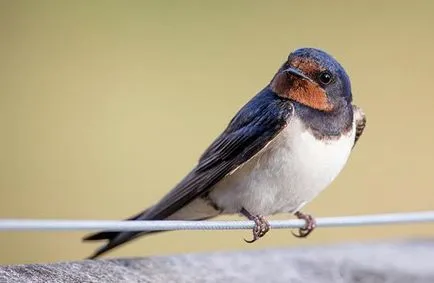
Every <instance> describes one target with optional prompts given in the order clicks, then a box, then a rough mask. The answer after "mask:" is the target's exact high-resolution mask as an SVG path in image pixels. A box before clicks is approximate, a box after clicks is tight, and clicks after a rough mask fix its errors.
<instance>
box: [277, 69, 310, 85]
mask: <svg viewBox="0 0 434 283" xmlns="http://www.w3.org/2000/svg"><path fill="white" fill-rule="evenodd" d="M284 72H285V73H290V74H293V75H296V76H297V77H300V78H303V79H305V80H308V81H310V82H312V83H315V82H314V81H313V80H312V79H311V78H309V77H308V76H306V75H305V74H303V73H302V72H300V70H298V69H295V68H292V67H289V68H288V69H286V70H284Z"/></svg>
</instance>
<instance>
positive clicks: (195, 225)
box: [0, 211, 434, 231]
mask: <svg viewBox="0 0 434 283" xmlns="http://www.w3.org/2000/svg"><path fill="white" fill-rule="evenodd" d="M422 222H434V211H422V212H409V213H390V214H374V215H359V216H343V217H325V218H317V219H316V224H317V227H344V226H362V225H363V226H366V225H385V224H405V223H422ZM269 223H270V225H271V228H272V229H285V228H300V227H304V225H305V221H304V220H298V219H296V220H274V221H270V222H269ZM253 226H254V223H253V221H169V220H164V221H111V220H33V219H0V231H18V230H19V231H24V230H30V231H35V230H39V231H53V230H63V231H67V230H68V231H72V230H111V231H156V230H231V229H249V228H253Z"/></svg>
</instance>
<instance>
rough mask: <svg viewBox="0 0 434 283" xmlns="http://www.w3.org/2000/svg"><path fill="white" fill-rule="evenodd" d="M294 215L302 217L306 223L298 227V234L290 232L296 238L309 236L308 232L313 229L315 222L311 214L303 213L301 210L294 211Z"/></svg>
mask: <svg viewBox="0 0 434 283" xmlns="http://www.w3.org/2000/svg"><path fill="white" fill-rule="evenodd" d="M295 216H297V218H298V219H303V220H305V221H306V225H305V226H304V227H302V228H300V229H298V234H296V233H294V232H291V233H292V235H294V236H295V237H297V238H306V237H307V236H309V234H310V233H312V231H313V230H314V229H315V227H316V222H315V219H314V218H313V217H312V215H309V214H304V213H302V212H296V213H295Z"/></svg>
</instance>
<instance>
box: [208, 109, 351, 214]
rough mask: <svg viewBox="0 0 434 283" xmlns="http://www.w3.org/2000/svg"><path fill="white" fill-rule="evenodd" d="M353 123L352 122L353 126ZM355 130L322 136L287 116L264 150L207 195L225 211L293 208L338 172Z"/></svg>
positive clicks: (301, 204)
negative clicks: (281, 129)
mask: <svg viewBox="0 0 434 283" xmlns="http://www.w3.org/2000/svg"><path fill="white" fill-rule="evenodd" d="M353 129H354V127H353ZM354 134H355V131H354V130H351V131H350V132H348V133H347V134H345V135H343V136H342V137H341V138H339V139H331V140H327V141H321V140H318V139H316V138H315V137H314V136H313V135H312V134H311V133H310V132H309V131H308V130H306V129H305V127H304V126H303V124H302V123H301V121H300V120H299V119H298V118H296V117H292V118H291V120H290V123H289V124H288V126H287V127H286V128H285V129H284V130H283V131H282V133H280V134H279V135H278V136H277V137H276V138H275V139H274V140H273V141H272V142H271V143H270V144H269V145H268V146H267V147H266V148H265V149H264V150H263V151H261V152H260V153H259V154H257V155H256V156H255V157H254V158H252V159H251V160H249V161H248V162H247V163H246V164H245V165H244V166H242V167H241V168H239V169H238V170H236V171H235V172H233V173H232V174H231V175H229V176H227V177H226V178H225V179H223V180H222V181H221V182H219V183H218V184H217V185H216V186H215V188H214V189H213V190H212V192H211V193H210V195H209V196H210V198H211V199H212V200H213V201H214V202H215V203H216V204H217V206H218V207H220V208H222V209H223V210H224V213H237V212H239V211H240V209H241V208H245V209H246V210H248V211H249V212H250V213H252V214H261V215H271V214H275V213H280V212H295V211H298V210H299V209H300V208H301V207H302V206H304V205H305V204H306V203H308V202H310V201H311V200H312V199H313V198H314V197H315V196H316V195H318V194H319V193H320V192H321V191H322V190H323V189H325V188H326V187H327V186H328V185H329V184H330V183H331V182H332V181H333V179H334V178H335V177H336V176H337V175H338V174H339V172H340V171H341V170H342V168H343V167H344V165H345V163H346V162H347V160H348V157H349V155H350V152H351V149H352V146H353V144H354Z"/></svg>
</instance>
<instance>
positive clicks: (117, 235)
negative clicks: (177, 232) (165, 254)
mask: <svg viewBox="0 0 434 283" xmlns="http://www.w3.org/2000/svg"><path fill="white" fill-rule="evenodd" d="M148 210H149V209H146V210H144V211H142V212H140V213H139V214H136V215H134V216H132V217H130V218H128V219H126V221H133V220H139V219H141V220H145V219H146V218H145V215H146V213H147V212H148ZM154 232H158V231H146V232H140V231H139V232H117V231H102V232H98V233H95V234H91V235H88V236H86V237H84V238H83V241H100V240H107V243H106V244H105V245H104V246H102V247H100V248H99V249H98V250H96V251H95V253H93V254H92V255H91V256H89V257H88V259H95V258H97V257H98V256H100V255H102V254H103V253H105V252H107V251H109V250H111V249H113V248H115V247H117V246H119V245H121V244H123V243H125V242H128V241H131V240H133V239H135V238H137V237H138V236H141V235H144V234H149V233H154Z"/></svg>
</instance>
